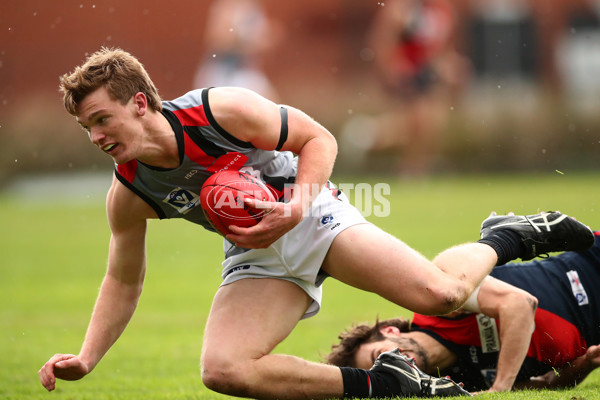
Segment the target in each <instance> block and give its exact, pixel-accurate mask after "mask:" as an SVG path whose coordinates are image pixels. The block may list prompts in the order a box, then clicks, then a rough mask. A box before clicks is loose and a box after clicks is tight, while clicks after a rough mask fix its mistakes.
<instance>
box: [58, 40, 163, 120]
mask: <svg viewBox="0 0 600 400" xmlns="http://www.w3.org/2000/svg"><path fill="white" fill-rule="evenodd" d="M100 87H105V88H106V89H107V91H108V94H109V96H110V97H111V98H112V99H113V100H118V101H120V102H121V103H122V104H126V103H127V102H128V101H129V100H130V99H131V98H132V97H133V96H134V95H135V94H136V93H138V92H142V93H144V94H145V95H146V98H147V99H148V105H149V107H150V108H151V109H153V110H155V111H161V110H162V103H161V99H160V96H159V95H158V89H156V86H154V83H153V82H152V80H151V79H150V76H149V75H148V73H147V72H146V70H145V69H144V66H143V65H142V64H141V63H140V62H139V61H138V59H137V58H135V57H134V56H133V55H131V54H130V53H128V52H126V51H124V50H122V49H119V48H107V47H102V48H101V49H100V50H98V51H97V52H95V53H94V54H92V55H91V56H89V57H88V58H87V59H86V61H85V63H83V65H81V66H78V67H75V69H74V70H73V72H71V73H68V74H64V75H63V76H61V77H60V86H59V89H60V91H61V92H62V93H63V102H64V105H65V108H66V109H67V111H68V112H69V113H70V114H71V115H77V108H78V106H79V104H80V103H81V101H82V100H83V99H84V98H85V97H86V96H87V95H89V94H90V93H92V92H94V91H95V90H96V89H99V88H100Z"/></svg>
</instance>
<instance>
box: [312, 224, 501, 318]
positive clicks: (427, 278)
mask: <svg viewBox="0 0 600 400" xmlns="http://www.w3.org/2000/svg"><path fill="white" fill-rule="evenodd" d="M453 254H454V255H456V256H455V257H450V256H451V255H453ZM460 257H468V259H469V260H471V261H470V263H469V265H465V264H464V263H463V262H462V261H461V258H460ZM444 260H445V261H444V262H445V263H448V264H450V263H458V264H459V265H458V266H457V268H449V267H448V268H446V267H445V268H446V269H448V270H449V273H445V272H444V271H442V270H441V269H440V267H438V266H436V265H435V264H434V263H432V262H431V261H429V260H427V259H426V258H425V257H424V256H422V255H421V254H420V253H418V252H417V251H416V250H414V249H412V248H410V247H409V246H408V245H406V244H405V243H404V242H402V241H401V240H399V239H397V238H395V237H394V236H392V235H390V234H388V233H386V232H384V231H382V230H381V229H379V228H377V227H376V226H374V225H371V224H361V225H355V226H352V227H350V228H348V229H346V230H344V231H343V232H341V233H340V234H339V235H338V236H337V237H336V239H335V240H334V242H333V244H332V246H331V248H330V249H329V252H328V254H327V257H326V258H325V262H324V264H323V269H324V270H325V271H326V272H327V273H328V274H330V275H331V276H332V277H334V278H336V279H338V280H340V281H342V282H345V283H347V284H349V285H352V286H354V287H357V288H359V289H363V290H367V291H370V292H373V293H377V294H379V295H381V296H383V297H385V298H386V299H388V300H390V301H392V302H394V303H396V304H398V305H399V306H402V307H406V308H408V309H410V310H412V311H415V312H418V313H421V314H444V313H447V312H450V311H452V310H454V309H456V308H458V307H460V306H461V305H462V303H463V302H464V301H465V300H466V299H467V297H468V296H469V295H470V293H471V292H472V291H473V290H474V288H475V287H476V286H477V285H478V284H479V282H481V280H482V279H483V278H484V277H485V276H486V275H488V274H489V272H490V271H491V270H492V268H493V267H494V265H495V264H496V260H497V259H496V253H495V252H494V250H493V249H492V248H490V247H489V246H487V245H485V244H479V243H473V244H467V245H462V246H457V247H455V248H452V249H451V250H448V254H447V256H446V257H445V258H444ZM450 272H452V273H450Z"/></svg>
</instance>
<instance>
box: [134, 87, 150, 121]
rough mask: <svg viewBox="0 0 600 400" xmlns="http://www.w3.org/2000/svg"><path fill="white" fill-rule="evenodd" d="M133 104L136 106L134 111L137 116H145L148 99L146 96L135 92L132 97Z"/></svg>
mask: <svg viewBox="0 0 600 400" xmlns="http://www.w3.org/2000/svg"><path fill="white" fill-rule="evenodd" d="M133 103H134V104H135V106H136V111H137V114H138V115H139V116H142V115H144V114H146V110H147V108H148V99H147V98H146V95H145V94H144V93H142V92H137V93H136V94H134V95H133Z"/></svg>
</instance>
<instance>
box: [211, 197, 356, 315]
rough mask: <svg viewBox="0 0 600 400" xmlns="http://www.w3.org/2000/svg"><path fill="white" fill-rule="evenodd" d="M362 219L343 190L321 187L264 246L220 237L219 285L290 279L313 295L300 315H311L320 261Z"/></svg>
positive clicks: (317, 299) (316, 304)
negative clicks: (304, 210)
mask: <svg viewBox="0 0 600 400" xmlns="http://www.w3.org/2000/svg"><path fill="white" fill-rule="evenodd" d="M336 193H339V194H338V195H337V197H335V195H336ZM364 223H367V221H366V220H365V218H364V217H363V216H362V215H361V214H360V212H359V211H358V210H357V209H356V208H355V207H354V206H352V205H351V204H350V202H349V201H348V198H347V197H346V196H345V195H344V194H343V193H341V192H339V191H337V189H333V190H332V189H329V188H323V190H322V191H321V193H319V195H318V196H317V198H316V199H315V201H314V202H313V204H312V207H311V209H310V212H309V213H308V215H307V216H306V217H305V218H304V219H303V220H302V221H300V223H299V224H298V225H296V226H295V227H294V229H292V230H291V231H289V232H288V233H286V234H285V235H284V236H282V237H281V238H279V239H278V240H277V241H276V242H275V243H273V244H272V245H271V246H269V247H268V248H266V249H252V250H246V251H244V250H242V249H240V248H236V247H234V246H233V245H232V244H231V243H229V242H228V241H227V240H224V241H223V248H224V250H225V254H226V257H227V258H226V259H225V261H223V274H222V277H223V283H222V284H221V286H223V285H228V284H230V283H233V282H235V281H237V280H240V279H248V278H277V279H284V280H287V281H290V282H293V283H295V284H296V285H298V286H300V287H301V288H302V289H303V290H304V291H305V292H306V294H308V295H309V296H310V297H311V298H312V299H313V302H312V303H311V305H310V306H309V307H308V309H307V310H306V313H305V314H304V316H303V317H302V318H308V317H312V316H313V315H315V314H316V313H318V312H319V309H320V308H321V298H322V295H323V288H322V286H321V285H322V283H323V281H324V280H325V278H326V277H327V274H326V273H325V272H324V271H323V270H321V265H322V264H323V260H324V259H325V256H326V255H327V251H329V247H330V246H331V243H332V242H333V239H335V237H336V236H337V235H338V234H339V233H340V232H342V231H343V230H344V229H346V228H348V227H350V226H352V225H357V224H364ZM232 253H234V254H233V255H231V254H232ZM228 254H229V256H227V255H228Z"/></svg>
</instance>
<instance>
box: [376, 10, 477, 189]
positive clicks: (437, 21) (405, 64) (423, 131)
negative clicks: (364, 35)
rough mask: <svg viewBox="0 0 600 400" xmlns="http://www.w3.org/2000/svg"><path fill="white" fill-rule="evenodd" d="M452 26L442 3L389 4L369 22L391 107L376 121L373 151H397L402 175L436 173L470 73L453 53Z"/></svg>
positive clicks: (453, 19)
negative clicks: (453, 111)
mask: <svg viewBox="0 0 600 400" xmlns="http://www.w3.org/2000/svg"><path fill="white" fill-rule="evenodd" d="M456 25H457V20H456V16H455V10H454V8H453V5H452V3H451V1H446V0H388V1H385V3H383V5H382V6H381V7H380V10H379V12H378V13H377V14H376V15H375V16H374V18H373V21H372V25H371V28H370V31H369V32H368V35H369V37H368V40H369V46H370V48H371V49H372V50H373V53H374V62H375V67H376V69H377V72H378V76H379V78H380V81H381V82H382V84H383V86H384V89H385V92H386V93H387V101H388V105H389V108H388V109H387V110H384V111H385V113H384V114H383V115H381V116H380V117H378V118H377V124H376V127H377V129H376V135H377V136H376V138H374V140H373V141H372V143H371V149H372V150H381V149H390V148H391V149H395V150H396V151H398V155H399V160H398V165H397V166H396V168H398V169H399V173H400V174H401V175H402V176H405V177H417V178H418V177H421V176H424V175H427V174H429V173H430V172H432V170H433V169H434V167H435V161H436V155H437V154H438V152H439V151H440V148H441V142H442V140H443V132H444V129H445V126H444V125H445V121H446V119H447V116H448V112H449V111H450V108H451V105H452V101H453V100H454V99H455V98H456V96H457V94H458V92H459V90H460V89H461V87H462V86H463V84H464V83H465V82H466V79H467V76H468V74H469V70H470V68H469V62H468V60H467V59H466V58H465V57H463V56H462V55H461V54H459V53H458V52H457V51H456V50H455V48H454V35H455V28H456Z"/></svg>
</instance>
